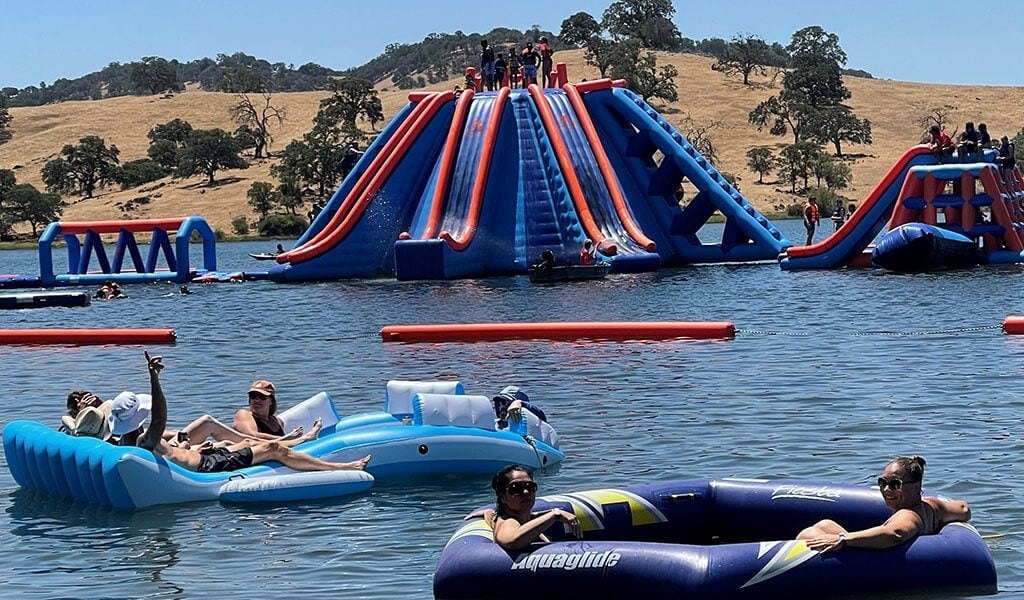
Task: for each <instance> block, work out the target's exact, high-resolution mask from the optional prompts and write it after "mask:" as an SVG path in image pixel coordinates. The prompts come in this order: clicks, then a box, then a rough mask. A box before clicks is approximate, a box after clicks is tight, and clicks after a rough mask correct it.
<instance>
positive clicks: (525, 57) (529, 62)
mask: <svg viewBox="0 0 1024 600" xmlns="http://www.w3.org/2000/svg"><path fill="white" fill-rule="evenodd" d="M519 62H520V63H522V65H523V88H524V89H525V88H526V87H527V86H529V85H530V84H531V83H537V65H538V64H539V63H540V54H537V51H536V50H534V49H533V42H526V47H525V48H523V53H522V55H521V56H520V57H519Z"/></svg>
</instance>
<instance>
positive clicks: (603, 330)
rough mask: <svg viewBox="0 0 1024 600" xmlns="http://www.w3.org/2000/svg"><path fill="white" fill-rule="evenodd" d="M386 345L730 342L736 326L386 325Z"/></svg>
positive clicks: (662, 323)
mask: <svg viewBox="0 0 1024 600" xmlns="http://www.w3.org/2000/svg"><path fill="white" fill-rule="evenodd" d="M380 337H381V338H382V339H383V340H384V341H385V342H493V341H500V340H559V341H567V340H576V339H581V338H592V339H604V340H670V339H677V338H695V339H732V338H734V337H736V326H735V325H733V324H732V323H730V322H727V321H693V322H686V321H639V322H637V321H613V322H609V321H594V322H575V323H574V322H566V323H452V324H436V325H387V326H385V327H383V328H381V330H380Z"/></svg>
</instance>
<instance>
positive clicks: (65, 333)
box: [0, 329, 176, 346]
mask: <svg viewBox="0 0 1024 600" xmlns="http://www.w3.org/2000/svg"><path fill="white" fill-rule="evenodd" d="M175 339H176V335H175V333H174V330H173V329H0V345H5V344H74V345H79V346H83V345H86V344H173V343H174V341H175Z"/></svg>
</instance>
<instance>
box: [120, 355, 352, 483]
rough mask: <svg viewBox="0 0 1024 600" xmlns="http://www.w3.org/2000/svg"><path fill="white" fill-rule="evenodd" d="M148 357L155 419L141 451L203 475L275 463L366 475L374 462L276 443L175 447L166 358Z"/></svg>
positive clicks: (141, 438) (141, 442)
mask: <svg viewBox="0 0 1024 600" xmlns="http://www.w3.org/2000/svg"><path fill="white" fill-rule="evenodd" d="M144 354H145V357H146V364H147V366H148V369H149V382H150V398H151V402H152V415H151V416H152V418H151V420H150V423H149V426H148V427H147V428H146V429H145V431H144V432H143V433H142V435H141V436H139V438H138V443H137V445H138V446H139V447H140V448H144V449H146V450H151V451H152V452H153V453H154V454H159V455H160V456H163V457H164V458H166V459H167V460H169V461H171V462H173V463H176V464H177V465H179V466H181V467H182V468H185V469H188V470H190V471H197V472H200V473H217V472H221V471H235V470H238V469H242V468H245V467H249V466H251V465H257V464H260V463H264V462H267V461H272V460H276V461H278V462H280V463H282V464H283V465H284V466H286V467H289V468H291V469H294V470H296V471H352V470H357V471H362V470H365V469H366V465H367V463H368V462H370V455H366V456H364V457H363V458H361V459H359V460H354V461H351V462H328V461H325V460H320V459H319V458H316V457H314V456H310V455H309V454H306V453H304V452H299V451H297V450H293V449H291V448H289V447H287V446H285V445H284V444H281V443H278V442H277V441H274V440H269V441H267V440H264V441H259V442H256V443H251V444H250V443H243V444H233V445H230V446H227V447H223V448H210V449H203V450H200V449H195V448H190V447H184V446H175V445H172V444H170V443H168V442H167V441H166V440H164V439H163V436H164V433H165V429H166V427H167V399H166V398H165V397H164V392H163V388H162V387H161V385H160V371H162V370H163V368H164V364H163V357H162V356H150V355H149V352H148V351H144Z"/></svg>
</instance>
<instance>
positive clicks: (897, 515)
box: [796, 456, 971, 552]
mask: <svg viewBox="0 0 1024 600" xmlns="http://www.w3.org/2000/svg"><path fill="white" fill-rule="evenodd" d="M924 464H925V463H924V459H923V458H921V457H920V456H911V457H905V456H901V457H898V458H894V459H892V460H891V461H889V464H888V465H886V466H885V470H883V471H882V476H881V477H879V478H878V489H879V490H880V491H881V492H882V498H883V499H884V500H885V505H886V506H888V507H889V510H891V511H892V516H890V517H889V518H888V519H886V521H885V522H884V523H882V524H881V525H877V526H875V527H869V528H867V529H862V530H860V531H847V530H846V529H844V528H843V526H842V525H840V524H839V523H836V522H835V521H832V520H831V519H825V520H823V521H819V522H817V523H815V524H814V525H812V526H811V527H808V528H807V529H804V530H803V531H801V532H800V534H799V535H797V538H796V539H798V540H806V542H807V547H808V548H810V549H811V550H816V551H818V552H830V551H832V550H839V549H840V548H842V547H843V546H850V547H853V548H871V549H883V548H892V547H893V546H898V545H900V544H903V543H906V542H909V541H910V540H912V539H914V538H915V537H917V536H919V535H932V534H935V533H938V532H939V530H941V529H942V527H943V526H945V525H947V524H949V523H956V522H963V521H969V520H970V519H971V507H970V506H968V504H967V502H965V501H963V500H943V499H940V498H935V497H932V496H927V497H922V496H921V484H922V480H923V479H924Z"/></svg>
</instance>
